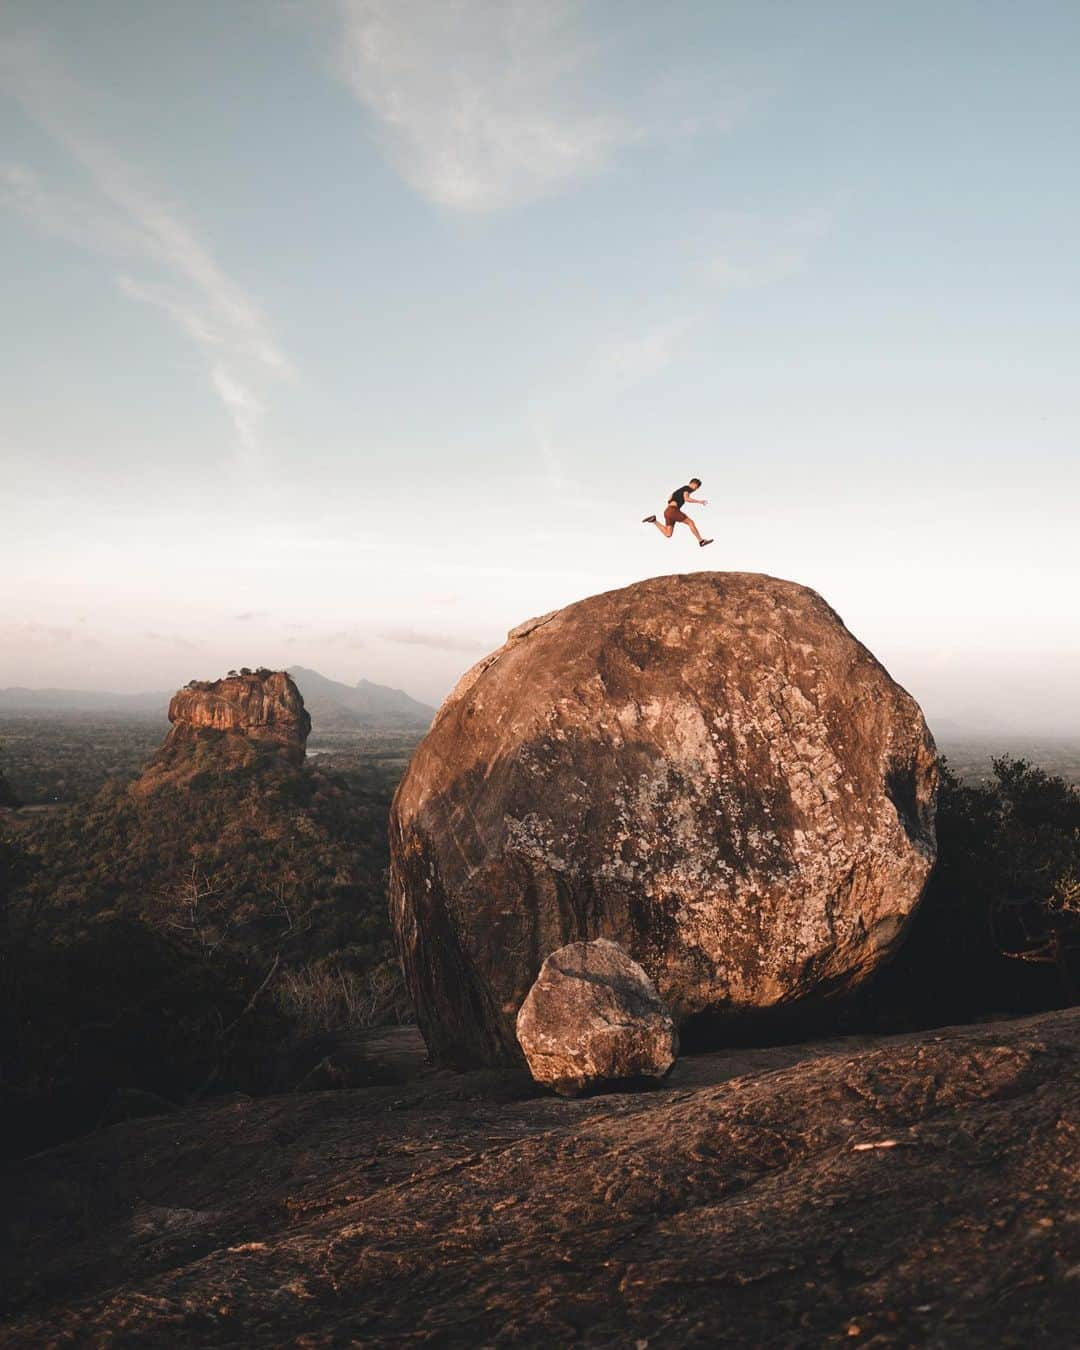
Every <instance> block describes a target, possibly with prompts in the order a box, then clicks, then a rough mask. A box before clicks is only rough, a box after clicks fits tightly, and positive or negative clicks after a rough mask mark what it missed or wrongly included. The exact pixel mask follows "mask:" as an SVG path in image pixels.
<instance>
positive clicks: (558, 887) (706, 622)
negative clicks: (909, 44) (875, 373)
mask: <svg viewBox="0 0 1080 1350" xmlns="http://www.w3.org/2000/svg"><path fill="white" fill-rule="evenodd" d="M936 781H937V769H936V753H935V748H934V744H933V741H932V739H931V737H930V733H929V732H928V730H927V727H926V724H925V722H924V720H923V717H922V714H921V712H920V711H919V708H918V706H917V705H916V703H915V701H914V700H913V699H912V698H911V697H910V696H909V695H908V694H907V693H905V691H904V690H903V689H901V688H900V687H899V685H897V684H896V683H895V682H894V681H893V680H892V679H891V678H890V676H889V674H888V672H887V671H886V670H885V669H884V668H883V667H882V666H881V665H880V664H879V662H878V661H876V660H875V659H874V657H873V656H872V655H871V654H870V652H869V651H867V649H866V648H865V647H864V646H863V645H862V644H861V643H860V642H858V641H857V640H856V639H855V638H854V637H853V636H852V635H851V633H849V632H848V630H847V629H846V628H845V627H844V624H843V623H842V621H841V620H840V618H839V617H838V616H837V615H836V614H835V613H834V612H833V610H832V609H830V608H829V606H828V605H827V604H826V603H825V601H824V600H822V598H821V597H820V596H819V595H817V594H816V593H815V592H813V591H811V590H808V589H807V588H806V587H803V586H798V585H796V584H794V583H792V582H788V581H780V580H777V579H775V578H773V577H767V576H759V575H756V574H751V573H710V572H700V573H696V574H692V575H680V576H671V577H657V578H653V579H651V580H648V581H643V582H639V583H637V584H635V585H633V586H628V587H626V588H624V589H622V590H617V591H610V592H608V593H606V594H604V595H597V596H593V597H591V598H590V599H587V600H582V601H580V602H579V603H577V604H573V605H570V606H568V607H567V608H566V609H563V610H559V611H557V612H555V613H553V614H548V615H545V616H544V617H543V618H541V619H537V620H533V621H531V622H530V623H527V624H523V625H521V626H520V627H519V628H517V629H515V630H514V631H513V633H511V635H510V637H509V639H508V641H507V642H506V644H505V645H504V646H503V647H501V648H500V649H499V650H498V651H496V652H493V653H492V654H491V655H490V656H488V657H485V658H484V660H482V661H480V662H479V663H478V664H477V665H476V666H475V667H473V669H472V670H471V671H469V673H468V674H467V675H465V676H464V677H463V678H462V680H461V681H460V682H459V684H458V686H457V688H456V689H455V690H454V691H453V693H452V694H451V695H450V697H449V698H448V699H447V700H446V702H445V703H444V704H443V706H442V708H441V709H440V711H439V713H438V715H437V717H436V719H435V722H434V724H433V726H432V729H431V731H430V732H429V733H428V735H427V737H426V738H425V739H424V741H423V742H422V743H421V745H420V746H419V748H418V749H417V751H416V753H415V754H414V756H413V759H412V762H411V763H410V765H409V768H408V771H407V772H406V774H405V777H404V779H403V781H402V783H401V785H400V787H399V789H398V792H397V795H396V797H395V801H394V806H393V811H392V814H391V831H390V833H391V841H390V842H391V853H392V865H391V915H392V918H393V922H394V925H395V929H396V933H397V939H398V944H399V948H400V951H401V955H402V959H403V964H404V967H405V972H406V978H407V981H408V984H409V988H410V993H411V995H412V998H413V1001H414V1003H415V1006H416V1009H417V1014H418V1018H419V1022H420V1026H421V1028H422V1030H423V1032H424V1036H425V1038H426V1040H427V1043H428V1045H429V1047H430V1049H431V1051H432V1053H433V1054H434V1055H435V1056H436V1058H437V1059H438V1060H440V1061H441V1062H444V1063H447V1064H456V1065H469V1064H485V1063H486V1064H494V1063H499V1062H512V1061H515V1060H517V1059H518V1057H519V1051H518V1047H517V1043H516V1038H515V1034H514V1019H515V1017H516V1014H517V1012H518V1009H519V1008H520V1007H521V1004H522V1002H523V1000H524V999H525V996H526V994H527V993H528V991H529V988H530V986H531V985H532V983H533V981H534V980H535V979H536V976H537V973H538V971H539V969H540V966H541V964H542V963H543V961H544V959H545V958H546V957H547V956H548V955H549V954H550V953H551V952H552V951H554V950H555V949H556V948H559V947H562V946H565V945H566V944H568V943H571V942H578V941H589V940H592V939H594V938H601V937H602V938H608V939H610V940H612V941H614V942H617V943H619V944H620V946H622V947H623V948H624V949H625V951H626V952H627V953H628V954H629V955H630V956H631V957H632V958H633V959H634V960H635V961H637V962H638V963H639V964H640V965H641V966H642V967H643V968H644V970H645V972H646V973H647V975H648V976H649V977H650V978H651V979H652V981H653V982H654V983H655V985H656V987H657V990H658V992H659V994H660V997H661V998H662V999H663V1001H664V1002H665V1004H666V1005H667V1006H668V1008H669V1009H670V1010H671V1012H672V1014H673V1016H674V1017H675V1019H676V1021H677V1022H679V1023H680V1024H684V1023H685V1022H686V1021H687V1019H690V1018H693V1017H697V1016H698V1015H709V1016H710V1017H714V1018H718V1019H720V1022H719V1024H718V1025H719V1026H721V1027H722V1023H723V1019H724V1018H728V1019H729V1020H730V1019H732V1018H735V1017H738V1018H739V1019H740V1020H741V1021H744V1022H745V1020H746V1019H747V1018H750V1019H751V1020H752V1019H753V1018H754V1017H755V1016H759V1015H762V1014H766V1013H773V1012H774V1011H775V1010H777V1009H791V1008H798V1007H800V1006H801V1005H805V1004H807V1003H811V1002H816V1001H820V1000H822V999H824V998H826V997H828V996H831V995H835V994H837V993H839V992H841V991H845V990H848V989H851V988H852V987H854V986H855V985H857V984H858V983H859V982H860V981H861V980H862V979H864V978H865V977H866V976H867V975H868V974H869V973H870V972H872V971H873V970H874V969H875V968H876V967H877V966H878V965H879V964H880V963H881V962H882V961H883V960H884V959H885V958H886V957H887V955H888V954H889V952H890V951H891V950H892V949H893V948H894V946H895V944H896V943H897V941H898V939H899V938H900V935H901V933H902V931H903V929H904V926H905V924H906V922H907V920H908V917H909V916H910V914H911V912H912V910H913V909H914V907H915V905H916V904H917V902H918V900H919V897H920V895H921V893H922V889H923V885H924V883H925V881H926V878H927V875H928V874H929V871H930V869H931V867H932V865H933V862H934V856H935V839H934V797H935V789H936Z"/></svg>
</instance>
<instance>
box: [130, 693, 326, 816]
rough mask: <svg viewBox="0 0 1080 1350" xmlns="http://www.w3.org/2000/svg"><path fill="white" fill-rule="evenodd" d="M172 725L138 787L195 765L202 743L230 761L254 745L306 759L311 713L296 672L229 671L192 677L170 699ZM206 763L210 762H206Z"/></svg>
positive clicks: (224, 761)
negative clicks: (211, 677) (203, 677)
mask: <svg viewBox="0 0 1080 1350" xmlns="http://www.w3.org/2000/svg"><path fill="white" fill-rule="evenodd" d="M169 721H170V722H171V723H172V729H171V730H170V732H169V734H168V735H167V736H166V737H165V740H164V742H163V743H162V746H161V749H160V750H159V751H158V752H157V754H156V755H155V756H154V758H153V759H152V760H151V762H150V764H149V765H148V767H147V769H146V771H145V772H144V774H143V776H142V778H140V779H139V780H138V782H137V783H136V784H135V789H136V790H139V789H141V788H153V787H155V786H157V785H158V784H159V783H161V782H162V781H165V780H171V779H172V778H173V777H174V776H175V775H176V774H177V773H180V774H181V775H183V774H184V773H185V772H186V770H188V769H190V768H193V767H195V752H196V751H197V749H198V747H199V746H200V744H202V745H204V746H206V747H207V748H209V747H213V753H212V760H213V762H215V763H219V764H222V765H226V764H228V763H230V762H233V761H237V760H243V759H244V758H245V756H246V755H249V754H250V753H251V752H252V751H253V750H266V751H273V752H275V753H277V754H278V755H279V756H280V757H281V759H282V760H284V761H287V762H288V763H291V764H294V765H296V764H302V763H303V760H304V755H305V753H306V747H307V738H308V736H309V735H310V733H311V717H310V716H309V715H308V712H307V710H306V708H305V707H304V700H303V698H301V696H300V691H299V690H298V689H297V687H296V685H295V684H294V682H293V679H292V677H291V676H290V675H289V674H287V673H286V672H285V671H283V670H257V671H253V672H250V671H243V672H241V673H240V674H239V675H237V674H235V673H230V674H229V675H227V676H226V677H225V678H224V679H221V680H192V681H191V682H190V683H189V684H186V685H185V686H184V687H183V689H180V690H178V691H177V692H176V693H175V694H174V695H173V697H172V699H171V701H170V703H169ZM204 767H205V765H204Z"/></svg>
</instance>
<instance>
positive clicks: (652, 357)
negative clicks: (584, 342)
mask: <svg viewBox="0 0 1080 1350" xmlns="http://www.w3.org/2000/svg"><path fill="white" fill-rule="evenodd" d="M698 321H699V320H698V316H696V315H694V314H679V315H675V316H673V317H671V318H666V319H662V320H660V321H659V322H657V323H654V324H652V325H651V326H650V327H647V328H644V329H642V331H640V332H637V333H632V334H628V335H626V336H624V337H621V338H618V339H616V340H614V341H612V342H608V343H605V344H604V345H603V346H601V348H600V350H599V351H598V352H597V353H596V355H595V357H594V366H595V369H596V373H597V375H598V376H599V377H600V379H601V380H602V381H603V383H604V385H605V389H606V392H609V393H618V392H619V391H621V390H623V389H627V388H629V387H631V386H632V385H635V384H638V383H639V382H640V381H641V380H644V379H647V378H648V377H649V376H650V375H655V374H657V373H658V372H659V371H661V370H663V369H664V368H665V367H667V366H669V365H671V363H672V361H673V360H674V359H675V356H676V353H677V351H678V348H679V345H680V344H681V343H682V342H683V341H684V339H685V338H686V337H687V335H688V334H689V333H690V331H691V330H692V329H693V327H694V325H695V324H696V323H697V322H698Z"/></svg>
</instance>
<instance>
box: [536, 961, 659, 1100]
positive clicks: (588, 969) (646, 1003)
mask: <svg viewBox="0 0 1080 1350" xmlns="http://www.w3.org/2000/svg"><path fill="white" fill-rule="evenodd" d="M517 1038H518V1044H519V1045H520V1046H521V1049H522V1052H523V1053H524V1055H525V1062H526V1063H527V1064H528V1066H529V1072H530V1073H531V1074H532V1076H533V1078H534V1079H535V1080H536V1082H538V1083H543V1084H545V1085H546V1086H548V1087H552V1088H554V1089H555V1091H556V1092H558V1093H559V1094H560V1095H561V1096H564V1097H574V1096H577V1094H578V1093H579V1092H584V1091H585V1090H586V1089H587V1088H596V1087H603V1086H605V1085H610V1084H624V1083H626V1082H627V1081H628V1080H634V1079H640V1078H652V1079H659V1078H663V1077H664V1075H665V1074H666V1073H668V1072H669V1071H670V1069H671V1066H672V1065H673V1064H674V1063H675V1058H676V1056H677V1055H678V1053H679V1038H678V1035H677V1034H676V1032H675V1024H674V1022H672V1020H671V1014H670V1013H669V1012H668V1010H667V1009H666V1008H665V1007H664V1005H663V1003H662V1002H661V1000H660V997H659V995H658V994H657V992H656V989H655V987H654V985H653V982H652V980H650V979H649V977H648V975H646V974H645V972H644V971H643V970H642V968H641V967H640V966H639V965H638V963H637V962H636V961H631V959H630V958H629V957H628V956H627V954H626V953H625V952H624V951H623V949H622V948H621V947H620V946H619V945H618V943H617V942H608V940H607V939H606V938H596V939H595V940H594V941H592V942H572V943H571V944H570V945H569V946H568V947H560V948H559V950H558V951H555V952H552V953H551V955H550V956H549V957H548V958H547V960H546V961H545V962H544V964H543V965H542V966H541V967H540V974H539V975H538V976H537V977H536V983H535V984H534V985H533V987H532V988H531V989H530V990H529V992H528V995H527V996H526V999H525V1002H524V1003H523V1004H522V1005H521V1008H520V1010H519V1012H518V1015H517Z"/></svg>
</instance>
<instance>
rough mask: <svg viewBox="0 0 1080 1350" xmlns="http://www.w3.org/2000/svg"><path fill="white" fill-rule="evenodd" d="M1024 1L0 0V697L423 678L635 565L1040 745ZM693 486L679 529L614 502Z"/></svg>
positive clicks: (1063, 564)
mask: <svg viewBox="0 0 1080 1350" xmlns="http://www.w3.org/2000/svg"><path fill="white" fill-rule="evenodd" d="M1078 39H1080V10H1077V9H1076V7H1075V6H1070V5H1067V4H1065V3H1056V2H1055V3H1049V2H1047V0H1040V2H1039V3H1036V4H1033V5H1030V6H1025V7H1024V8H1023V9H1022V10H1021V9H1018V8H1016V7H1014V6H1007V5H1000V4H988V5H985V6H981V7H979V8H978V10H977V12H976V11H972V10H970V9H963V8H955V9H948V8H946V9H944V10H943V9H942V8H941V7H940V6H936V5H931V4H929V3H915V4H912V5H909V6H905V7H904V8H903V9H902V10H900V9H895V10H883V9H882V8H881V7H867V6H864V5H861V4H859V3H857V0H843V2H837V3H826V4H824V5H821V6H814V7H805V6H800V5H798V4H795V3H791V2H785V3H768V2H766V3H763V4H760V5H754V6H731V7H718V6H712V5H707V4H704V3H675V4H672V5H669V6H664V7H657V6H654V5H649V4H645V3H628V4H625V5H619V6H618V7H615V6H611V5H609V4H606V3H574V2H573V0H559V2H558V3H553V4H550V5H543V4H540V5H523V4H514V3H511V4H499V3H495V0H471V2H468V3H462V4H458V5H454V6H446V5H441V4H439V3H437V2H436V0H393V2H392V3H391V0H335V3H326V4H322V3H315V4H312V5H310V6H306V7H302V6H296V5H292V4H290V3H284V2H279V0H243V3H241V4H239V5H237V6H228V7H221V6H215V5H211V4H210V3H208V0H192V3H191V4H189V5H186V6H183V7H175V6H170V5H165V4H156V3H151V4H141V5H134V4H132V3H130V0H92V3H88V4H85V5H81V6H71V5H67V4H64V3H62V2H61V0H33V2H32V3H31V2H30V0H14V3H9V4H8V5H7V6H5V8H4V11H3V14H2V15H0V109H2V123H0V125H2V133H0V277H2V279H3V286H4V294H5V313H4V327H5V336H6V338H7V342H6V356H5V362H4V363H3V366H2V368H0V390H2V395H3V397H2V400H0V408H2V412H0V457H2V459H3V464H4V467H5V470H6V473H5V487H6V491H5V511H4V529H3V531H2V532H0V569H2V574H3V576H4V579H5V582H6V585H5V588H4V597H3V600H2V601H0V686H8V685H24V686H28V687H37V688H43V687H61V688H64V687H66V688H73V689H76V688H77V689H100V690H103V691H109V692H121V693H124V692H127V693H135V692H142V691H145V690H153V689H157V688H161V689H167V688H175V687H177V686H178V685H180V684H183V683H184V682H186V681H187V680H188V679H191V678H216V677H218V676H220V675H223V674H224V673H225V672H226V671H227V670H228V669H230V668H235V667H238V666H240V665H249V666H256V665H260V664H265V665H268V666H272V667H285V666H289V665H297V664H300V665H305V666H308V667H311V668H314V669H316V670H318V671H320V672H321V673H323V674H325V675H327V676H329V677H331V678H334V679H339V680H342V681H344V682H346V683H355V682H356V680H357V679H359V678H367V679H370V680H372V681H374V682H376V683H379V684H386V685H391V686H393V687H396V688H400V689H403V690H405V691H406V692H407V693H409V694H411V695H412V696H413V697H416V698H419V699H422V700H423V701H425V702H427V703H433V704H437V703H438V702H439V701H440V700H441V698H442V697H443V696H444V695H445V694H446V692H448V690H449V689H450V687H451V686H452V685H453V683H454V681H455V680H456V678H457V676H458V675H459V674H460V673H461V672H462V671H463V670H465V669H466V668H467V667H468V666H469V665H470V664H472V662H473V661H474V660H475V659H476V658H477V657H479V656H480V655H482V654H483V653H484V652H485V651H488V650H490V649H492V648H493V647H496V646H497V645H499V643H500V642H501V641H502V639H503V636H504V634H505V632H506V631H507V630H508V629H509V628H511V627H513V626H514V625H515V624H517V623H519V622H521V621H522V620H523V619H526V618H528V617H530V616H532V615H535V614H539V613H544V612H546V611H548V610H551V609H554V608H557V607H559V606H562V605H564V604H567V603H570V602H572V601H574V600H577V599H580V598H583V597H584V596H587V595H590V594H594V593H596V592H598V591H603V590H608V589H611V588H613V587H616V586H621V585H625V584H627V583H629V582H631V581H634V580H637V579H640V578H643V577H646V576H652V575H658V574H659V575H663V574H666V573H669V572H677V571H693V570H698V569H700V568H702V567H704V566H707V567H708V568H710V569H715V570H720V571H723V570H738V571H763V572H768V573H770V574H772V575H775V576H782V577H787V578H789V579H791V580H795V581H799V582H801V583H803V584H806V585H809V586H812V587H813V588H814V589H815V590H817V591H819V592H820V593H821V594H822V595H823V596H824V597H825V599H826V600H827V601H828V602H829V603H830V604H831V605H832V606H833V607H834V608H835V609H836V610H837V611H838V612H839V613H840V615H841V616H842V618H843V619H844V621H845V622H846V623H847V625H848V626H849V628H850V629H851V630H852V632H853V633H854V634H855V636H856V637H858V638H859V639H860V640H861V641H862V642H864V643H865V644H866V645H867V646H868V647H869V648H870V650H871V651H872V652H873V653H874V654H875V656H877V657H878V658H879V659H880V660H881V661H882V662H883V663H884V665H885V666H886V667H887V668H888V670H889V671H890V673H891V674H892V675H893V676H894V678H895V679H897V680H898V681H899V682H900V683H901V684H903V685H904V686H905V687H906V688H907V689H908V690H910V692H911V693H912V694H913V695H914V696H915V697H916V698H917V699H918V700H919V702H920V703H921V704H922V706H923V708H924V710H925V711H926V713H927V717H928V719H929V721H930V722H931V725H934V724H935V723H938V724H940V723H942V722H943V721H953V722H957V723H959V724H961V725H966V724H971V725H975V724H978V725H979V726H987V725H988V726H1001V727H1003V728H1006V727H1007V728H1010V730H1011V731H1016V730H1021V731H1028V732H1031V733H1032V734H1060V735H1063V736H1073V735H1077V734H1080V709H1078V708H1077V699H1076V695H1075V690H1076V688H1077V687H1078V686H1080V638H1078V636H1077V617H1078V603H1077V594H1078V591H1080V587H1078V582H1080V564H1078V562H1077V546H1076V542H1075V536H1076V514H1077V513H1076V505H1075V504H1076V502H1077V500H1078V498H1080V454H1078V453H1077V450H1078V446H1077V433H1078V430H1080V408H1078V396H1077V393H1076V379H1075V372H1074V369H1073V367H1074V365H1075V360H1074V352H1075V348H1076V344H1077V339H1078V337H1080V304H1078V300H1080V261H1078V260H1077V258H1076V251H1075V240H1074V235H1075V230H1074V229H1073V221H1074V219H1075V216H1076V211H1077V206H1078V204H1080V187H1078V185H1077V183H1076V180H1075V175H1073V174H1070V173H1069V172H1068V170H1067V165H1068V163H1069V162H1071V157H1072V147H1073V144H1074V142H1075V138H1076V132H1077V131H1078V130H1080V87H1078V85H1077V82H1076V80H1075V72H1074V70H1073V66H1074V58H1073V53H1074V52H1075V51H1076V49H1077V41H1078ZM692 474H696V475H698V476H700V477H701V478H702V479H703V480H704V486H703V489H702V493H703V495H704V496H705V497H706V498H708V499H709V502H710V505H709V506H708V507H704V508H701V509H700V510H697V511H696V515H697V518H698V520H699V523H700V524H701V526H702V527H703V529H704V530H705V532H706V533H707V534H708V535H713V536H715V539H716V542H715V543H714V544H713V545H712V546H711V547H710V548H709V549H708V550H707V551H705V552H700V551H699V550H698V549H697V548H696V547H695V546H694V545H693V544H692V541H691V540H690V539H689V536H687V537H679V536H678V535H677V536H676V538H675V539H673V540H671V541H669V542H667V541H664V540H662V539H660V538H659V536H658V535H657V534H656V532H655V531H654V530H652V529H651V528H649V527H646V526H643V525H641V524H640V520H641V517H642V516H643V515H644V514H646V512H648V511H651V510H656V509H658V508H660V507H661V506H662V505H663V502H664V499H665V498H666V495H667V493H668V491H669V490H670V489H671V488H673V487H674V486H676V485H677V484H679V483H682V482H685V481H686V480H687V479H688V478H689V477H690V476H691V475H692Z"/></svg>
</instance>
